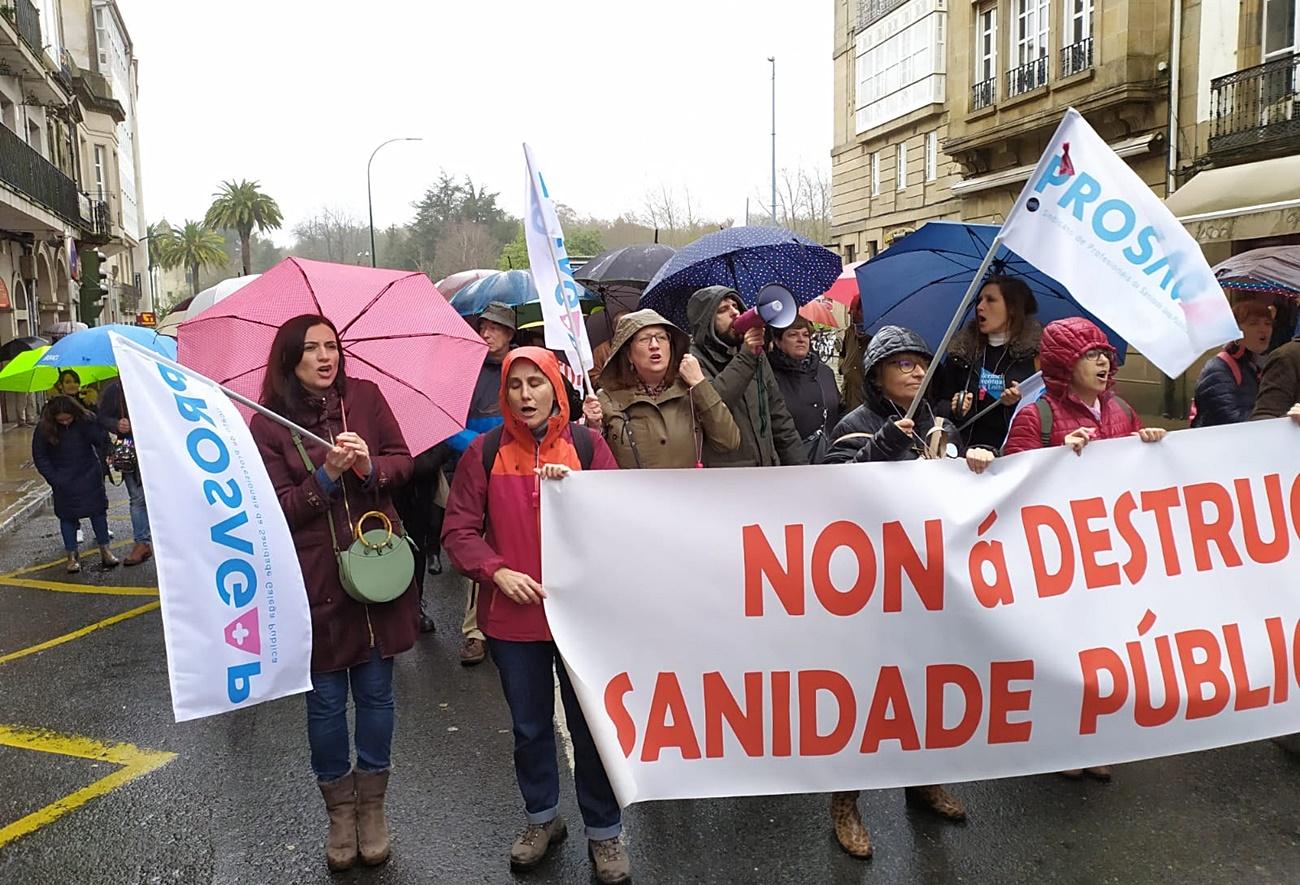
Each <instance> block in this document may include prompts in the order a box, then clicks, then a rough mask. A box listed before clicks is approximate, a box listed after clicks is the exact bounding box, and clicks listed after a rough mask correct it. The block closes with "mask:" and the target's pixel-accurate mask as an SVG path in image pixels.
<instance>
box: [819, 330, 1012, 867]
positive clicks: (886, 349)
mask: <svg viewBox="0 0 1300 885" xmlns="http://www.w3.org/2000/svg"><path fill="white" fill-rule="evenodd" d="M933 359H934V353H933V352H932V351H931V350H930V347H929V345H928V344H926V343H925V340H924V339H923V338H921V336H920V335H918V334H916V333H915V332H913V331H912V330H911V329H903V328H900V327H898V326H885V327H884V328H882V329H881V330H880V331H879V332H877V333H876V334H875V335H874V336H872V338H871V341H870V342H869V343H868V344H867V349H866V353H865V354H864V356H863V359H862V369H863V375H864V377H865V378H866V384H865V388H866V389H865V390H864V395H865V402H864V403H863V404H862V405H861V406H858V407H857V408H856V409H854V410H853V411H852V412H850V413H849V414H848V415H846V416H845V417H844V420H842V421H841V422H840V423H839V424H838V425H837V426H836V427H835V430H834V431H833V433H832V439H833V440H834V442H833V444H832V445H831V449H830V452H829V453H828V454H827V456H826V463H828V464H843V463H850V462H866V461H870V462H876V461H913V460H916V459H918V458H925V459H930V458H944V457H957V456H958V455H961V454H963V452H964V454H965V456H966V463H967V465H968V466H969V467H970V469H971V470H973V471H974V472H976V473H981V472H983V470H984V469H985V468H986V467H987V466H988V465H989V464H990V463H991V462H992V461H993V451H992V450H991V449H987V448H971V449H969V450H964V449H963V446H962V442H961V438H960V436H959V435H958V434H957V432H956V428H954V427H953V426H952V423H951V422H949V421H947V420H945V419H943V418H940V417H938V416H936V415H935V413H934V409H933V408H932V407H931V405H930V403H929V402H928V401H925V400H922V402H921V406H920V408H919V409H918V410H917V412H916V417H915V418H906V417H904V416H905V415H906V414H907V409H908V407H909V406H910V405H911V404H912V400H913V399H914V398H915V397H916V393H917V391H918V390H920V389H921V379H922V378H924V377H925V371H926V369H927V368H929V366H930V362H931V361H932V360H933ZM906 795H907V801H908V802H910V803H913V804H916V805H920V806H922V807H924V808H926V809H929V810H930V811H932V812H934V813H935V814H937V815H938V816H939V817H941V818H943V819H944V820H949V821H953V822H958V821H963V820H965V819H966V809H965V807H964V806H963V805H962V803H961V801H960V800H959V799H957V797H955V796H953V795H952V794H951V793H949V792H948V791H947V790H945V789H944V788H943V787H941V786H939V785H937V784H932V785H929V786H922V787H908V788H907V789H906ZM831 822H832V823H833V824H834V826H835V838H836V839H837V840H838V841H839V843H840V847H841V848H843V849H844V850H845V851H846V852H848V853H849V854H851V855H853V856H854V857H860V858H867V857H870V856H871V852H872V846H871V836H870V834H869V833H868V832H867V827H866V825H865V824H864V823H863V821H862V815H861V813H860V812H859V811H858V791H856V790H853V791H849V792H842V793H833V794H831Z"/></svg>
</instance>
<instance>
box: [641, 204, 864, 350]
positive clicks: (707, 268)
mask: <svg viewBox="0 0 1300 885" xmlns="http://www.w3.org/2000/svg"><path fill="white" fill-rule="evenodd" d="M842 269H843V265H842V264H841V262H840V256H838V255H836V254H835V253H834V252H832V251H831V250H830V249H827V248H826V247H824V246H819V245H817V244H816V243H814V242H813V241H812V240H810V239H808V238H807V237H801V236H799V235H798V234H796V233H792V232H791V231H788V230H785V229H783V228H779V227H733V228H729V229H727V230H722V231H718V232H717V233H716V234H709V235H708V236H705V237H701V238H700V239H698V240H696V241H695V242H694V243H691V244H690V245H689V246H687V247H685V248H684V249H681V250H680V251H678V252H677V254H675V255H674V256H673V257H672V258H670V259H668V262H667V263H666V264H664V266H663V267H661V268H659V272H658V273H657V274H655V276H654V279H652V280H651V281H650V285H648V286H646V290H645V293H644V294H643V295H642V296H641V307H649V308H653V309H654V310H657V311H659V313H661V314H663V315H664V316H665V317H667V318H668V319H670V320H672V321H673V322H674V323H677V324H678V325H679V326H681V327H682V328H683V329H684V328H686V303H687V302H688V301H689V300H690V298H691V295H693V294H694V293H695V292H696V291H697V290H699V289H703V288H704V287H706V286H730V287H731V288H733V289H735V290H736V291H737V292H739V293H740V297H741V299H742V300H743V301H744V302H745V305H746V306H748V307H753V306H754V297H755V296H756V295H757V294H758V290H759V289H762V288H763V287H764V286H766V285H768V284H770V283H779V284H780V285H782V286H784V287H785V288H787V289H789V290H790V292H791V293H793V294H794V297H795V300H796V301H798V302H799V303H800V304H807V303H808V302H809V301H812V300H813V299H814V298H816V297H817V296H818V295H820V294H822V293H823V292H825V291H826V290H827V289H829V288H830V287H831V284H832V283H834V282H835V280H836V278H837V277H839V275H840V271H841V270H842Z"/></svg>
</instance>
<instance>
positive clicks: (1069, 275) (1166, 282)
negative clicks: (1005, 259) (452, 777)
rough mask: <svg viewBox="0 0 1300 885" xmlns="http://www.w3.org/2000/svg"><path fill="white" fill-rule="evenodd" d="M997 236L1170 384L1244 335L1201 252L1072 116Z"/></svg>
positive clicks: (1069, 113)
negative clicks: (1198, 361)
mask: <svg viewBox="0 0 1300 885" xmlns="http://www.w3.org/2000/svg"><path fill="white" fill-rule="evenodd" d="M1001 237H1002V242H1003V244H1004V245H1006V247H1007V248H1008V249H1011V250H1012V251H1014V252H1016V253H1017V254H1019V255H1020V257H1022V258H1024V259H1025V260H1026V261H1029V262H1030V263H1032V264H1033V265H1034V266H1035V267H1037V268H1038V269H1039V270H1041V271H1043V272H1044V273H1046V274H1049V275H1051V276H1053V277H1055V278H1056V279H1057V280H1059V281H1060V282H1061V283H1062V284H1063V285H1064V286H1065V287H1066V288H1067V289H1069V290H1070V294H1071V295H1073V296H1074V297H1075V299H1076V300H1077V301H1078V302H1079V303H1080V304H1081V305H1083V306H1084V307H1086V308H1087V309H1088V310H1089V311H1091V312H1092V313H1093V314H1095V315H1096V316H1097V317H1099V318H1100V319H1102V320H1103V321H1104V322H1106V324H1107V325H1109V326H1110V327H1111V328H1112V329H1114V330H1115V331H1116V332H1117V333H1118V334H1120V335H1122V336H1123V337H1124V339H1125V340H1126V341H1128V342H1129V344H1131V345H1133V347H1135V348H1136V349H1137V350H1139V351H1141V353H1142V354H1143V356H1145V357H1147V359H1149V360H1151V362H1152V363H1154V364H1155V365H1156V366H1157V367H1158V368H1159V369H1160V371H1162V372H1164V373H1165V374H1166V375H1169V376H1170V377H1176V376H1178V375H1181V374H1182V373H1183V372H1185V371H1186V370H1187V368H1188V366H1190V365H1191V364H1192V363H1193V362H1194V361H1195V360H1196V358H1197V357H1199V356H1200V355H1201V354H1202V353H1204V352H1205V351H1207V350H1209V349H1210V348H1212V347H1217V346H1219V345H1221V344H1223V343H1224V342H1225V341H1231V340H1232V339H1234V338H1237V337H1239V336H1240V334H1241V332H1240V330H1239V329H1238V328H1237V323H1236V321H1235V320H1234V319H1233V318H1232V309H1231V308H1230V307H1229V306H1228V300H1227V298H1226V297H1225V296H1224V294H1223V289H1222V288H1221V287H1220V286H1219V283H1218V281H1217V280H1215V278H1214V274H1213V272H1211V270H1210V266H1209V265H1208V264H1207V263H1206V261H1205V256H1204V255H1203V254H1202V253H1201V249H1200V246H1198V245H1197V243H1196V241H1195V240H1193V239H1192V237H1191V235H1190V234H1188V233H1187V231H1186V230H1185V229H1184V228H1183V226H1182V225H1181V224H1179V222H1178V219H1177V218H1175V217H1174V216H1173V214H1172V213H1171V212H1170V211H1169V210H1168V209H1167V208H1166V207H1165V204H1164V203H1163V202H1162V201H1161V200H1160V198H1159V197H1157V196H1156V195H1155V193H1154V192H1153V191H1152V190H1151V188H1149V187H1147V185H1146V183H1145V182H1143V181H1142V179H1141V178H1139V177H1138V175H1137V173H1135V172H1134V171H1133V170H1132V169H1131V168H1129V165H1128V164H1127V163H1125V162H1124V161H1123V160H1122V159H1121V158H1120V157H1119V155H1118V154H1116V153H1115V152H1114V151H1113V150H1111V148H1110V145H1108V144H1106V142H1105V141H1103V140H1102V138H1101V136H1099V135H1097V133H1096V132H1095V131H1093V128H1092V127H1091V126H1089V125H1088V123H1087V121H1086V120H1084V119H1083V117H1082V116H1080V114H1079V112H1078V111H1076V110H1074V109H1073V108H1071V109H1070V110H1068V111H1067V112H1066V114H1065V119H1064V120H1062V121H1061V125H1060V126H1059V127H1057V130H1056V134H1055V135H1053V136H1052V140H1051V142H1050V143H1049V144H1048V146H1047V150H1046V152H1044V154H1043V156H1042V158H1041V159H1040V160H1039V161H1038V166H1037V167H1036V168H1035V169H1034V172H1033V175H1032V176H1031V177H1030V179H1029V181H1028V182H1027V183H1026V184H1025V188H1024V190H1023V191H1021V193H1020V198H1019V199H1018V200H1016V204H1015V206H1013V207H1012V209H1011V213H1010V214H1009V215H1008V216H1007V220H1006V222H1005V223H1004V224H1003V225H1002V231H1001Z"/></svg>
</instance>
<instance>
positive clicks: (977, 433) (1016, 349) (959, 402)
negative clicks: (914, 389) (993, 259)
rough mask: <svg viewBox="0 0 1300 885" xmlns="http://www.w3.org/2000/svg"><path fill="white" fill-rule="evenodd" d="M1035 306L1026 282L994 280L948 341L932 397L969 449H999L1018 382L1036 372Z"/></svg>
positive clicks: (1038, 328) (1037, 333)
mask: <svg viewBox="0 0 1300 885" xmlns="http://www.w3.org/2000/svg"><path fill="white" fill-rule="evenodd" d="M1036 313H1038V302H1037V301H1036V300H1035V299H1034V295H1033V293H1032V292H1031V291H1030V290H1029V286H1028V285H1026V284H1025V282H1024V281H1023V280H1021V279H1018V278H1016V277H1009V276H994V277H990V278H989V280H988V282H986V283H985V284H984V286H983V287H982V288H981V289H980V293H979V298H978V300H977V301H976V302H975V316H974V318H972V319H971V321H970V323H969V324H968V325H967V326H966V328H964V329H962V330H961V331H960V332H959V333H957V335H955V336H954V337H953V339H952V343H951V344H950V345H949V347H948V356H947V358H946V359H945V360H944V363H943V366H942V368H941V371H940V372H939V374H938V376H937V377H936V378H935V394H936V396H937V397H938V399H939V401H940V402H946V403H948V404H949V405H950V406H951V408H952V416H953V419H954V420H955V421H956V422H957V425H958V428H959V429H960V430H961V432H962V436H963V438H964V439H965V440H966V442H967V443H968V444H970V445H977V446H984V447H985V448H989V449H992V450H993V451H998V450H999V449H1001V448H1002V443H1003V441H1004V440H1005V439H1006V438H1007V429H1008V427H1009V426H1010V423H1011V415H1012V414H1013V413H1014V412H1015V408H1016V404H1017V403H1018V402H1020V382H1022V381H1024V380H1025V379H1026V378H1028V377H1029V376H1030V375H1033V374H1034V373H1035V372H1037V371H1038V366H1037V362H1038V343H1039V339H1041V338H1042V337H1043V327H1042V326H1041V325H1039V323H1038V321H1037V320H1035V319H1034V315H1035V314H1036Z"/></svg>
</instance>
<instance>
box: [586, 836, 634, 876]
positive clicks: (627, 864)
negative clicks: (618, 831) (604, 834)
mask: <svg viewBox="0 0 1300 885" xmlns="http://www.w3.org/2000/svg"><path fill="white" fill-rule="evenodd" d="M587 857H589V858H591V866H592V871H593V872H595V874H596V881H597V882H599V883H600V885H617V883H622V882H631V881H632V862H631V861H630V860H629V859H628V856H627V848H625V847H624V846H623V840H622V839H620V838H619V837H618V836H615V837H614V838H613V839H600V840H596V839H591V840H588V842H587Z"/></svg>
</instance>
